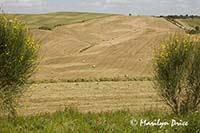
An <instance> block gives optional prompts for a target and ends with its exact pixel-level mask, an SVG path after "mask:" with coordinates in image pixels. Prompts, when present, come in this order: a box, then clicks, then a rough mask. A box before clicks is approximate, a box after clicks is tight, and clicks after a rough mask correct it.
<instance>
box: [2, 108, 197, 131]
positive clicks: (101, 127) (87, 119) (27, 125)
mask: <svg viewBox="0 0 200 133" xmlns="http://www.w3.org/2000/svg"><path fill="white" fill-rule="evenodd" d="M199 118H200V113H194V114H191V115H189V116H186V117H176V116H174V115H171V114H161V113H159V112H151V111H147V112H145V113H141V114H134V113H132V112H129V111H117V112H104V113H90V112H88V113H80V112H79V111H77V110H76V109H72V108H66V109H65V111H63V112H56V113H54V114H51V115H50V114H45V115H38V116H28V117H17V118H16V119H15V120H9V119H3V118H1V119H0V132H3V133H7V132H8V133H9V132H12V133H21V132H33V133H35V132H37V133H78V132H79V133H97V132H98V133H109V132H110V133H111V132H112V133H133V132H138V133H146V132H148V133H154V132H160V133H165V132H169V133H173V132H180V133H195V132H196V133H198V132H200V120H199ZM158 119H160V121H161V122H169V123H170V122H171V121H172V120H173V119H174V120H176V121H177V122H180V121H183V122H184V121H185V122H188V123H189V125H188V126H177V125H176V126H173V127H172V126H171V125H168V126H163V127H160V126H145V125H141V126H140V121H141V120H147V121H156V120H158ZM133 120H137V121H138V122H139V123H138V124H137V125H134V124H133V123H132V122H131V121H133Z"/></svg>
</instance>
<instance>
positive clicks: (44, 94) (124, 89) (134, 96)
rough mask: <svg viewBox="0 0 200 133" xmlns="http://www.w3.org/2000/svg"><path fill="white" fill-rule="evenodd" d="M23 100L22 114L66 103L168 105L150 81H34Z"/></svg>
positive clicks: (135, 107)
mask: <svg viewBox="0 0 200 133" xmlns="http://www.w3.org/2000/svg"><path fill="white" fill-rule="evenodd" d="M21 100H22V104H21V105H20V106H19V112H20V114H23V115H29V114H32V115H33V114H38V113H46V112H55V111H57V110H63V109H64V108H65V107H66V106H73V107H77V108H78V109H79V110H80V111H82V112H87V111H92V112H100V111H111V110H112V111H115V110H126V109H130V110H131V111H136V112H137V111H140V112H141V111H145V110H149V109H157V110H159V111H163V110H164V111H166V109H168V107H167V106H166V105H165V103H164V102H163V101H162V100H161V99H160V98H159V96H158V95H157V93H156V91H155V90H154V89H153V87H152V82H150V81H131V82H130V81H128V82H85V83H83V82H82V83H78V82H77V83H48V84H33V85H32V87H31V89H30V90H29V91H28V92H26V93H25V95H24V97H23V98H22V99H21Z"/></svg>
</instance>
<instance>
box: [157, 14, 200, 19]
mask: <svg viewBox="0 0 200 133" xmlns="http://www.w3.org/2000/svg"><path fill="white" fill-rule="evenodd" d="M160 17H166V18H172V19H188V18H191V19H193V18H200V16H198V15H188V14H186V15H168V16H160Z"/></svg>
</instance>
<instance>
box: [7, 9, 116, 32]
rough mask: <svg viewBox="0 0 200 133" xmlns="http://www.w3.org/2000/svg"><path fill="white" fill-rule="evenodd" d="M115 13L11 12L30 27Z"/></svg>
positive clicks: (86, 19)
mask: <svg viewBox="0 0 200 133" xmlns="http://www.w3.org/2000/svg"><path fill="white" fill-rule="evenodd" d="M112 15H113V14H103V13H80V12H55V13H48V14H10V16H11V17H13V16H14V17H16V18H18V19H22V20H23V21H25V22H26V23H27V24H28V26H29V27H30V28H39V27H40V26H46V27H49V28H51V29H52V28H54V27H55V26H56V25H67V24H73V23H81V22H85V21H88V20H92V19H97V18H103V17H108V16H112Z"/></svg>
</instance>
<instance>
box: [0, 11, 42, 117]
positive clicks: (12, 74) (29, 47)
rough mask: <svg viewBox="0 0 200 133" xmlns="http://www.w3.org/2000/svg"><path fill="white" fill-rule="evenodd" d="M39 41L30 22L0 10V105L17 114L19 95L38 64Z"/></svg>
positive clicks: (1, 107) (4, 109) (3, 109)
mask: <svg viewBox="0 0 200 133" xmlns="http://www.w3.org/2000/svg"><path fill="white" fill-rule="evenodd" d="M38 49H39V44H38V43H37V42H35V41H34V39H33V37H32V36H31V35H30V33H29V30H28V28H27V27H26V25H25V24H24V23H23V22H22V21H20V20H18V19H16V18H9V17H7V16H6V15H5V14H0V105H1V106H0V109H1V110H2V111H4V112H9V115H14V114H15V105H16V103H15V101H16V98H17V97H18V96H19V95H20V94H21V92H23V87H22V86H23V85H24V84H25V83H26V81H27V80H28V78H29V77H30V76H31V74H32V73H33V72H34V70H35V68H36V65H37V53H38Z"/></svg>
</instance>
